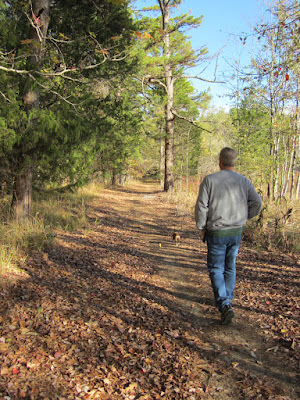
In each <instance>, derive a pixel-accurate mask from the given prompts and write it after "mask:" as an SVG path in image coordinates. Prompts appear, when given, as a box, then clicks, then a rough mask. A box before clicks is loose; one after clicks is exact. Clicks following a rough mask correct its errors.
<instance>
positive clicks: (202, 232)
mask: <svg viewBox="0 0 300 400" xmlns="http://www.w3.org/2000/svg"><path fill="white" fill-rule="evenodd" d="M204 237H205V231H200V238H201V240H202V242H204Z"/></svg>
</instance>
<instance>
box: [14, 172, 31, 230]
mask: <svg viewBox="0 0 300 400" xmlns="http://www.w3.org/2000/svg"><path fill="white" fill-rule="evenodd" d="M31 199H32V168H31V167H29V168H28V169H27V170H26V171H24V172H23V173H22V174H20V175H18V176H16V178H15V182H14V188H13V199H12V204H13V207H12V215H13V217H14V218H15V219H16V220H17V221H20V222H21V221H22V220H24V219H26V218H28V216H30V214H31Z"/></svg>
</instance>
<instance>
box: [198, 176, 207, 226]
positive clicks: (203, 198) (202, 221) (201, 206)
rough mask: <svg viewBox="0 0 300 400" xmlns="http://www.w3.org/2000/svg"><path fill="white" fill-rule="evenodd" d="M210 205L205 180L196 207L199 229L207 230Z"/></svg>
mask: <svg viewBox="0 0 300 400" xmlns="http://www.w3.org/2000/svg"><path fill="white" fill-rule="evenodd" d="M208 204H209V191H208V185H207V179H206V178H204V179H203V181H202V183H201V185H200V188H199V194H198V198H197V202H196V205H195V220H196V225H197V228H198V229H200V230H205V229H206V222H207V214H208Z"/></svg>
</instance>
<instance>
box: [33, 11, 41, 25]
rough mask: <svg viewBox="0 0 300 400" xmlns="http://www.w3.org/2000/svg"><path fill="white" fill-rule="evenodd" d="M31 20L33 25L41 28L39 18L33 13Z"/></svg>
mask: <svg viewBox="0 0 300 400" xmlns="http://www.w3.org/2000/svg"><path fill="white" fill-rule="evenodd" d="M32 18H33V20H34V22H35V24H36V25H37V26H41V21H40V18H39V17H37V16H36V15H35V14H34V12H32Z"/></svg>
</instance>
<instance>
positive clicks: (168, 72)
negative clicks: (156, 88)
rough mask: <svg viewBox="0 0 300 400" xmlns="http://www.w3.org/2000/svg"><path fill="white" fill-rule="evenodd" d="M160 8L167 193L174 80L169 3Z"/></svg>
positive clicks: (167, 187)
mask: <svg viewBox="0 0 300 400" xmlns="http://www.w3.org/2000/svg"><path fill="white" fill-rule="evenodd" d="M161 3H163V7H162V17H163V32H164V38H163V40H164V56H165V58H166V63H165V67H164V75H165V85H166V95H167V104H166V138H165V183H164V191H165V192H167V191H169V190H172V189H173V187H174V176H173V166H174V115H173V112H172V109H173V98H174V79H173V76H172V66H171V64H170V62H169V60H170V56H171V51H170V34H169V32H168V29H169V23H170V2H169V0H164V1H163V2H161Z"/></svg>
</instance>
